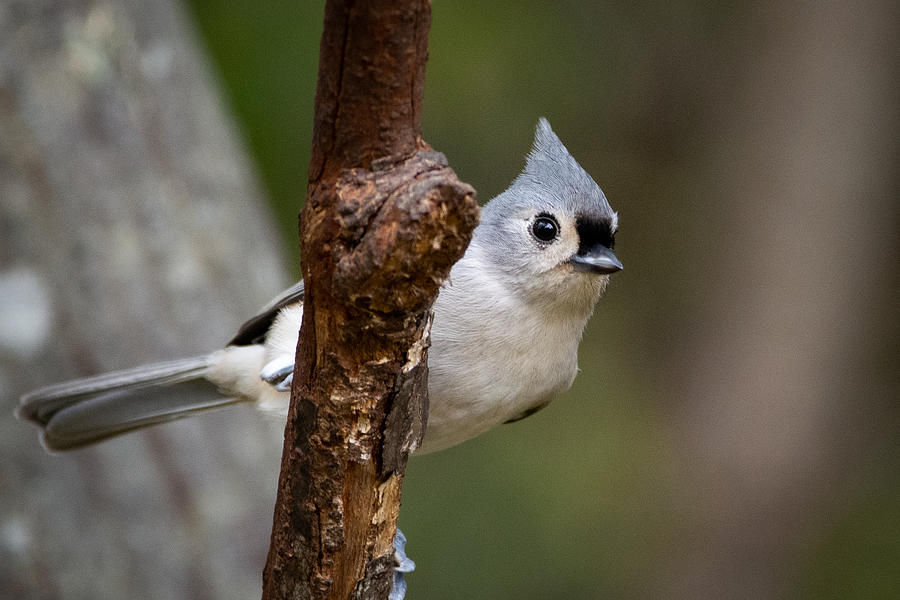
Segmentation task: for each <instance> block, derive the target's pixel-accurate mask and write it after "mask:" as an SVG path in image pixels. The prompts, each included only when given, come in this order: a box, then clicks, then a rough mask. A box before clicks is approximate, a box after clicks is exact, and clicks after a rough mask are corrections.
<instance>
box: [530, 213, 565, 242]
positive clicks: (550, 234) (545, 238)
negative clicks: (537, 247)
mask: <svg viewBox="0 0 900 600" xmlns="http://www.w3.org/2000/svg"><path fill="white" fill-rule="evenodd" d="M531 233H532V234H534V237H536V238H537V239H539V240H540V241H542V242H552V241H553V240H555V239H556V236H557V235H559V224H558V223H557V222H556V219H554V218H553V217H551V216H550V215H539V216H538V218H537V219H535V220H534V223H532V224H531Z"/></svg>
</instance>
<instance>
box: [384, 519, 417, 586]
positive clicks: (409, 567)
mask: <svg viewBox="0 0 900 600" xmlns="http://www.w3.org/2000/svg"><path fill="white" fill-rule="evenodd" d="M394 563H395V566H394V585H393V587H392V588H391V594H390V596H388V600H403V597H404V596H406V580H405V579H404V578H403V574H404V573H412V572H413V570H415V568H416V563H414V562H413V561H412V560H411V559H410V558H409V557H408V556H406V536H405V535H403V532H402V531H400V530H399V529H398V530H397V534H396V535H394Z"/></svg>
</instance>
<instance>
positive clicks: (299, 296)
mask: <svg viewBox="0 0 900 600" xmlns="http://www.w3.org/2000/svg"><path fill="white" fill-rule="evenodd" d="M304 290H305V286H304V285H303V280H302V279H301V280H300V281H298V282H297V283H295V284H294V285H292V286H291V287H289V288H288V289H286V290H284V291H283V292H281V293H280V294H279V295H278V296H276V297H275V298H274V299H273V300H272V301H271V302H269V304H267V305H266V307H265V308H263V309H262V311H261V312H260V313H259V314H258V315H256V316H255V317H253V318H251V319H249V320H247V321H246V322H245V323H244V324H243V325H241V328H240V329H238V332H237V334H236V335H235V336H234V337H233V338H231V341H230V342H228V345H229V346H249V345H251V344H259V343H262V342H263V341H265V339H266V332H268V331H269V327H271V326H272V322H273V321H274V320H275V317H277V316H278V311H280V310H281V309H282V308H284V307H285V306H289V305H291V304H296V303H298V302H303V293H304Z"/></svg>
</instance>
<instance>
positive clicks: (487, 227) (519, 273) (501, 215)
mask: <svg viewBox="0 0 900 600" xmlns="http://www.w3.org/2000/svg"><path fill="white" fill-rule="evenodd" d="M617 231H618V214H617V213H616V212H615V211H613V210H612V208H611V207H610V204H609V202H608V201H607V199H606V196H605V195H604V193H603V191H602V190H601V189H600V187H599V186H598V185H597V183H596V182H595V181H594V180H593V178H591V176H590V175H589V174H588V173H587V172H586V171H585V170H584V169H583V168H582V167H581V165H580V164H579V163H578V162H577V161H576V160H575V158H573V157H572V155H571V154H570V153H569V151H568V150H567V149H566V147H565V146H564V145H563V143H562V141H560V139H559V137H558V136H557V135H556V134H555V133H554V131H553V129H552V128H551V127H550V124H549V122H548V121H547V120H546V119H544V118H541V119H540V120H539V121H538V124H537V127H536V131H535V137H534V143H533V147H532V149H531V151H530V153H529V154H528V156H527V159H526V164H525V168H524V170H523V171H522V172H521V173H520V174H519V176H518V177H517V178H516V179H515V180H514V181H513V183H512V184H511V185H510V186H509V188H507V189H506V190H505V191H504V192H502V193H500V194H499V195H498V196H496V197H494V198H493V199H491V200H490V201H489V202H488V203H487V204H486V205H485V206H484V207H483V208H482V211H481V218H480V221H479V224H478V226H477V227H476V228H475V230H474V232H473V235H472V240H471V242H470V244H469V246H468V248H467V250H466V252H465V254H464V255H463V257H462V258H461V259H460V260H459V261H457V263H456V264H455V265H454V266H453V267H452V269H451V271H450V276H449V277H448V278H447V280H446V281H445V282H444V283H443V285H442V286H441V288H440V290H439V292H438V296H437V299H436V300H435V303H434V306H433V322H432V329H431V348H430V350H429V356H428V368H429V373H428V396H429V413H428V419H427V425H426V429H425V436H424V439H423V441H422V444H421V446H420V447H419V448H418V449H416V451H415V454H425V453H429V452H435V451H439V450H443V449H445V448H449V447H451V446H455V445H457V444H460V443H462V442H464V441H466V440H469V439H471V438H474V437H476V436H478V435H481V434H482V433H485V432H487V431H488V430H490V429H492V428H494V427H496V426H498V425H500V424H503V423H510V422H514V421H518V420H520V419H523V418H525V417H527V416H530V415H532V414H534V413H535V412H537V411H539V410H540V409H542V408H543V407H545V406H546V405H547V404H548V403H549V402H550V401H551V400H552V399H553V398H554V397H555V396H557V395H558V394H559V393H561V392H563V391H565V390H567V389H569V387H571V385H572V383H573V381H574V379H575V376H576V374H577V372H578V346H579V343H580V341H581V338H582V335H583V332H584V328H585V326H586V325H587V322H588V320H589V318H590V316H591V314H592V313H593V311H594V308H595V305H596V304H597V302H598V301H599V299H600V298H601V296H602V295H603V294H604V292H605V290H606V288H607V286H608V284H609V280H610V276H611V275H612V274H613V273H616V272H618V271H621V270H622V268H623V267H622V263H621V262H620V261H619V259H618V257H617V256H616V254H615V253H614V251H613V250H614V245H615V235H616V232H617ZM304 291H305V288H304V284H303V282H302V281H300V282H298V283H297V284H295V285H294V286H292V287H290V288H288V289H287V290H285V291H284V292H282V293H281V294H280V295H278V296H277V297H276V298H275V299H274V300H272V302H270V303H269V304H268V305H267V306H266V307H265V308H263V310H262V311H261V312H260V313H259V314H257V315H256V316H254V317H253V318H251V319H250V320H248V321H247V322H246V323H244V325H243V326H242V327H241V328H240V329H239V331H238V333H237V334H236V335H235V336H234V337H233V338H232V340H231V341H230V342H229V343H228V345H226V346H225V347H224V348H222V349H219V350H216V351H213V352H211V353H209V354H206V355H203V356H199V357H193V358H187V359H180V360H170V361H166V362H159V363H155V364H150V365H144V366H140V367H136V368H132V369H126V370H122V371H115V372H112V373H106V374H102V375H96V376H92V377H87V378H82V379H76V380H73V381H68V382H63V383H58V384H54V385H49V386H46V387H43V388H40V389H37V390H34V391H32V392H29V393H26V394H25V395H23V396H22V397H21V399H20V403H19V406H18V409H17V415H18V416H19V417H20V418H21V419H23V420H27V421H30V422H32V423H34V424H36V425H37V426H38V427H39V428H40V430H41V439H42V442H43V444H44V446H45V447H46V448H47V449H48V450H49V451H54V452H55V451H64V450H71V449H75V448H81V447H83V446H87V445H89V444H93V443H96V442H100V441H102V440H105V439H107V438H110V437H113V436H117V435H119V434H123V433H127V432H129V431H132V430H135V429H140V428H143V427H146V426H150V425H155V424H158V423H164V422H167V421H171V420H174V419H178V418H182V417H186V416H190V415H193V414H195V413H199V412H203V411H206V410H210V409H216V408H220V407H223V406H226V405H229V404H234V403H238V402H252V403H254V404H255V405H256V406H257V407H258V408H259V409H260V410H262V411H263V412H266V413H270V414H275V415H278V416H280V417H281V418H285V416H286V414H287V408H288V403H289V399H290V383H291V378H292V373H293V368H294V357H295V352H296V348H297V341H298V335H299V334H298V332H299V330H300V323H301V320H302V315H303V297H304Z"/></svg>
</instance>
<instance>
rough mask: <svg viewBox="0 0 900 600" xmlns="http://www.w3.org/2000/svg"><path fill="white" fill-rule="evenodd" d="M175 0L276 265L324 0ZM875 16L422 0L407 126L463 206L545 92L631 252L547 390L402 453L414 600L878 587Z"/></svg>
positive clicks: (886, 468) (509, 149) (885, 39)
mask: <svg viewBox="0 0 900 600" xmlns="http://www.w3.org/2000/svg"><path fill="white" fill-rule="evenodd" d="M189 6H190V7H192V9H193V12H194V15H195V19H196V24H197V27H198V28H199V31H200V32H201V34H202V38H203V39H204V40H205V42H206V44H207V47H208V50H209V52H210V55H211V58H212V61H213V63H214V68H215V70H216V71H217V72H218V75H219V76H220V81H221V84H222V88H223V91H224V94H225V96H226V97H227V99H228V100H229V102H230V106H231V108H232V110H233V113H234V115H235V117H236V118H237V121H238V122H239V126H240V128H241V130H242V132H243V136H244V139H245V141H246V143H247V146H248V147H249V149H250V151H251V152H252V154H253V156H254V157H255V158H256V161H257V165H258V169H259V172H260V174H261V179H262V181H263V183H264V186H265V188H266V189H267V191H268V195H269V197H270V198H271V201H272V207H273V209H274V211H275V212H276V213H277V218H278V222H279V223H280V224H281V227H282V232H283V234H284V241H285V244H284V245H285V248H287V249H289V251H290V256H291V258H292V260H293V261H294V262H293V263H292V264H293V266H294V268H295V269H297V265H298V258H297V252H296V251H295V250H294V249H295V248H296V246H297V242H296V235H297V234H296V216H297V213H298V210H299V209H300V206H301V203H302V200H303V198H304V195H305V183H306V182H305V174H306V166H307V164H308V161H309V144H310V139H311V127H312V109H313V99H314V94H315V81H316V68H317V55H318V43H319V35H320V33H321V21H322V8H323V2H310V1H308V0H307V1H305V2H299V3H298V2H286V1H271V2H252V1H249V0H233V1H231V2H227V3H223V2H212V1H206V0H191V1H190V2H189ZM896 22H897V9H896V6H891V5H890V4H874V5H872V6H871V7H868V8H862V7H858V8H856V9H848V8H840V7H834V6H827V7H826V6H821V7H820V6H818V5H814V4H803V5H801V4H797V5H794V4H792V3H786V4H784V5H782V4H779V3H775V2H762V3H725V4H715V3H712V4H711V3H691V2H680V3H672V2H651V3H641V4H635V5H631V4H623V3H610V2H587V1H575V0H570V1H563V2H552V3H550V2H537V1H527V2H521V1H520V2H475V1H456V2H444V1H441V0H438V1H437V2H435V3H434V7H433V25H432V29H431V36H430V60H429V64H428V79H427V86H426V104H425V106H426V109H425V118H424V134H425V138H426V139H427V140H428V141H429V142H430V143H431V144H432V145H433V146H434V147H435V148H436V149H438V150H440V151H442V152H444V153H445V154H446V155H447V156H448V158H449V160H450V163H451V165H452V166H453V167H454V169H455V170H456V171H457V172H458V173H459V175H460V176H461V177H462V179H463V180H465V181H467V182H469V183H471V184H473V185H474V186H475V187H476V189H477V190H478V197H479V198H480V200H481V201H482V202H484V201H486V200H487V199H489V198H490V197H492V196H493V195H495V194H496V193H498V192H500V191H501V190H503V189H504V188H505V187H506V186H507V185H508V184H509V183H510V182H511V181H512V179H513V178H514V177H515V176H516V174H517V173H518V171H519V170H520V169H521V167H522V165H523V161H524V156H525V154H526V153H527V151H528V149H529V146H530V143H531V138H532V134H533V128H534V126H535V123H536V121H537V118H538V117H539V116H542V115H543V116H546V117H548V118H549V119H550V122H551V123H552V124H553V126H554V128H555V130H556V132H557V133H558V134H559V136H560V137H561V138H562V139H563V141H564V142H565V143H566V144H567V146H568V147H569V149H570V151H571V152H572V154H573V155H574V156H575V157H576V158H577V159H578V160H579V161H580V162H581V164H582V165H583V166H584V167H585V168H586V169H587V170H588V171H589V172H590V173H592V175H593V176H594V178H595V179H596V180H597V181H598V182H599V183H600V185H601V187H603V189H604V190H605V192H606V194H607V196H608V197H609V199H610V202H611V204H612V205H613V207H614V208H615V209H617V210H618V211H619V213H620V222H621V231H620V234H619V236H618V238H617V242H618V244H617V252H618V253H619V255H620V257H621V259H622V261H623V263H624V264H625V271H624V272H623V273H621V274H618V275H616V276H615V277H614V278H613V283H612V285H611V287H610V289H609V292H608V293H607V296H606V297H605V298H604V299H603V300H602V301H601V303H600V305H599V307H598V309H597V311H596V313H595V316H594V318H593V320H592V322H591V324H590V327H589V330H588V332H587V334H586V336H585V340H584V343H583V344H582V349H581V354H580V365H581V369H582V372H581V374H580V375H579V377H578V379H577V381H576V383H575V386H574V388H573V389H572V390H571V391H570V392H569V393H567V394H566V395H565V396H564V397H562V398H560V399H559V400H558V401H557V402H555V403H554V404H552V405H551V407H550V408H548V409H547V410H545V411H543V412H541V413H540V414H539V415H537V416H535V417H533V418H530V419H527V420H526V421H524V422H521V423H518V424H516V425H511V426H508V427H502V428H500V430H498V431H494V432H492V433H490V434H488V435H485V436H483V437H482V438H480V439H477V440H474V441H472V442H469V443H467V444H464V445H463V446H461V447H458V448H454V449H451V450H449V451H446V452H443V453H440V454H438V455H432V456H426V457H421V458H416V459H414V460H413V461H412V462H411V463H410V466H409V470H408V473H407V477H406V480H405V485H404V494H403V509H402V512H401V518H400V520H401V527H402V528H403V529H404V531H405V532H406V534H407V535H408V537H409V539H410V542H409V547H408V549H409V552H410V555H411V556H412V558H414V559H415V560H416V561H417V563H418V570H417V571H416V572H415V573H414V574H413V575H412V576H411V578H410V592H409V596H410V597H411V598H413V599H415V598H428V599H431V600H436V599H440V598H534V599H539V598H603V597H612V598H627V597H667V596H670V595H680V596H682V597H691V596H693V597H771V594H773V590H777V594H776V595H778V596H782V595H783V596H785V597H808V598H826V597H832V598H888V597H900V574H898V573H900V569H898V568H897V567H898V565H900V469H897V467H896V465H897V464H898V459H900V450H898V443H897V441H898V437H897V435H896V432H897V428H896V425H897V423H898V415H900V410H898V403H897V391H898V368H897V350H898V344H897V341H898V337H900V336H898V312H900V311H898V310H897V309H898V305H897V301H896V299H895V290H896V284H897V283H898V278H897V268H896V267H897V260H896V259H897V253H896V250H897V243H896V241H895V238H896V231H897V225H898V219H897V216H898V211H897V206H896V192H897V189H898V186H897V173H898V171H897V168H896V167H897V153H896V150H897V148H896V142H895V139H896V137H895V136H896V133H897V116H898V108H897V104H896V96H895V92H896V91H897V90H896V87H897V86H896V80H895V79H892V78H891V77H889V76H888V75H889V74H890V73H896V69H895V67H896V66H897V58H896V55H897V53H896V38H895V36H894V33H893V32H894V30H893V28H892V27H893V25H891V24H896ZM823 190H824V191H823ZM691 590H697V591H696V593H692V591H691ZM699 590H704V591H703V592H700V591H699Z"/></svg>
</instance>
